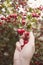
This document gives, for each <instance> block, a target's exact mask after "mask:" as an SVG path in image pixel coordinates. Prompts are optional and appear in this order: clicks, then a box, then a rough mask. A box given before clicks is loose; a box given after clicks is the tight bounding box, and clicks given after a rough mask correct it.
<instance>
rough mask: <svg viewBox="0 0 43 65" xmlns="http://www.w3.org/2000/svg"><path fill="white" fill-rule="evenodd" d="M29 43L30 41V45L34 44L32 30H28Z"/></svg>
mask: <svg viewBox="0 0 43 65" xmlns="http://www.w3.org/2000/svg"><path fill="white" fill-rule="evenodd" d="M29 43H31V44H32V45H34V44H35V37H34V34H33V32H32V31H31V32H30V35H29Z"/></svg>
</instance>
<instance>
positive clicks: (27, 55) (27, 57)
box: [14, 32, 35, 65]
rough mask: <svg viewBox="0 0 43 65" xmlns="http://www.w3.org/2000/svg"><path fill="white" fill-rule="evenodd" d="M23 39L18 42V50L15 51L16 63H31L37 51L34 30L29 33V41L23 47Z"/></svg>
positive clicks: (18, 64) (22, 64)
mask: <svg viewBox="0 0 43 65" xmlns="http://www.w3.org/2000/svg"><path fill="white" fill-rule="evenodd" d="M22 44H23V39H20V40H19V42H18V44H17V43H16V50H15V53H14V65H29V64H30V61H31V58H32V57H33V54H34V52H35V38H34V35H33V32H30V34H29V41H28V43H27V44H26V45H25V46H24V47H23V48H22V49H21V45H22Z"/></svg>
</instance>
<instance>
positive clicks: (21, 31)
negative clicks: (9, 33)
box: [17, 29, 25, 35]
mask: <svg viewBox="0 0 43 65" xmlns="http://www.w3.org/2000/svg"><path fill="white" fill-rule="evenodd" d="M17 32H18V33H19V34H20V35H22V34H23V33H24V32H25V30H24V29H18V30H17Z"/></svg>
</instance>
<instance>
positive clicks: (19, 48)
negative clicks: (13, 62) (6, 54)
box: [16, 42, 21, 51]
mask: <svg viewBox="0 0 43 65" xmlns="http://www.w3.org/2000/svg"><path fill="white" fill-rule="evenodd" d="M16 49H17V50H18V51H21V45H20V43H19V42H17V43H16Z"/></svg>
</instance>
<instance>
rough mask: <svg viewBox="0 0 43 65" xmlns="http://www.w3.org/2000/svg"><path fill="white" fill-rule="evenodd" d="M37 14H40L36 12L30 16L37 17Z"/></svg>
mask: <svg viewBox="0 0 43 65" xmlns="http://www.w3.org/2000/svg"><path fill="white" fill-rule="evenodd" d="M39 16H40V14H38V13H32V17H36V18H38V17H39Z"/></svg>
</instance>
